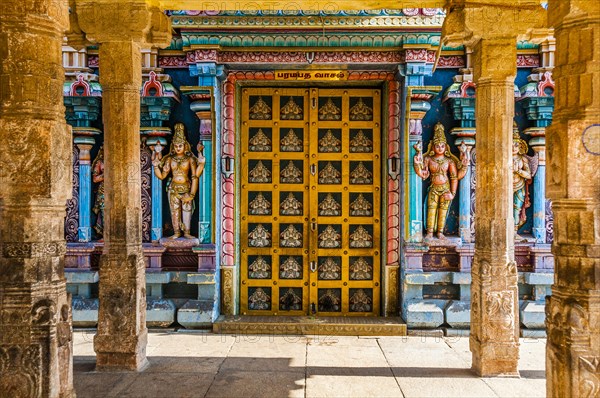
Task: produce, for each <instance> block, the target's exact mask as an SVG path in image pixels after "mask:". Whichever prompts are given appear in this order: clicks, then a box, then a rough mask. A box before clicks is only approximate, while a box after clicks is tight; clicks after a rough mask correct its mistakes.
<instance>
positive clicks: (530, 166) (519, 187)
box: [512, 123, 539, 236]
mask: <svg viewBox="0 0 600 398" xmlns="http://www.w3.org/2000/svg"><path fill="white" fill-rule="evenodd" d="M512 148H513V150H512V153H513V161H512V170H513V217H514V219H515V236H518V235H517V231H518V230H519V228H521V227H522V226H523V224H525V222H526V221H527V215H526V214H525V211H526V210H527V208H528V207H529V206H530V205H531V202H530V200H529V185H531V182H532V178H533V176H534V175H535V173H536V171H537V168H538V164H539V159H538V154H537V153H536V155H535V156H527V151H528V150H529V146H528V145H527V142H525V140H523V139H522V138H521V136H520V135H519V129H518V127H517V124H516V123H514V125H513V147H512Z"/></svg>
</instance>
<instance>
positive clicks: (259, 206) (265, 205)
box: [248, 192, 271, 216]
mask: <svg viewBox="0 0 600 398" xmlns="http://www.w3.org/2000/svg"><path fill="white" fill-rule="evenodd" d="M248 208H249V209H248V210H249V211H248V212H249V213H250V214H252V215H254V216H262V215H268V214H271V203H269V201H268V200H267V199H266V198H265V197H264V195H263V194H262V192H259V193H258V194H257V195H256V197H255V198H254V199H252V200H251V201H250V203H249V206H248Z"/></svg>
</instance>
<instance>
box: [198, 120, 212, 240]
mask: <svg viewBox="0 0 600 398" xmlns="http://www.w3.org/2000/svg"><path fill="white" fill-rule="evenodd" d="M200 143H201V144H202V145H203V146H204V150H203V154H204V157H205V163H204V172H203V173H202V175H201V176H200V181H199V184H200V187H199V188H200V192H201V195H200V219H199V221H198V238H199V239H200V243H211V241H212V237H211V223H212V221H213V218H212V202H213V201H212V196H213V189H212V176H213V170H212V165H213V147H212V146H213V144H212V123H211V121H210V120H206V119H205V120H201V121H200Z"/></svg>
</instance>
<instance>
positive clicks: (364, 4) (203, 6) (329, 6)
mask: <svg viewBox="0 0 600 398" xmlns="http://www.w3.org/2000/svg"><path fill="white" fill-rule="evenodd" d="M153 2H155V3H157V4H158V5H159V7H160V8H161V9H163V10H210V11H232V10H241V11H247V10H284V11H295V10H307V11H317V10H323V11H330V12H335V11H354V10H381V9H394V10H396V9H399V8H443V7H444V6H445V5H446V0H200V1H198V0H153Z"/></svg>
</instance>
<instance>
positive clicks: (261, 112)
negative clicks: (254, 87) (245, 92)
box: [250, 97, 271, 120]
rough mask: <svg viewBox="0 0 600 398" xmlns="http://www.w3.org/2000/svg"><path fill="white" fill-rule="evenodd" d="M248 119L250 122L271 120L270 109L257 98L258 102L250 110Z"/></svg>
mask: <svg viewBox="0 0 600 398" xmlns="http://www.w3.org/2000/svg"><path fill="white" fill-rule="evenodd" d="M250 119H252V120H271V107H270V106H269V105H267V103H266V102H265V101H264V100H263V98H262V97H258V100H257V101H256V102H255V103H254V105H253V106H252V107H251V108H250Z"/></svg>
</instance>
